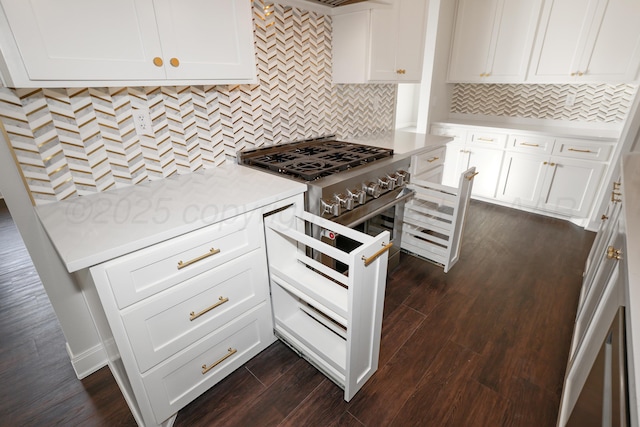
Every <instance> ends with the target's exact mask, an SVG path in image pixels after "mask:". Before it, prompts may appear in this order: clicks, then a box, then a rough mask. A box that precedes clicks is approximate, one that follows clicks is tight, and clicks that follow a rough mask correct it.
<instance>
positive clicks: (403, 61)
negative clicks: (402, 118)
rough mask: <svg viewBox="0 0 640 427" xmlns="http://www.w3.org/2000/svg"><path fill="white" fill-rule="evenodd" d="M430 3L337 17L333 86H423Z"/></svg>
mask: <svg viewBox="0 0 640 427" xmlns="http://www.w3.org/2000/svg"><path fill="white" fill-rule="evenodd" d="M425 15H426V2H424V1H423V0H398V1H395V2H394V3H393V5H392V6H389V5H376V7H374V8H372V9H368V10H361V11H356V12H350V13H345V14H336V15H334V16H333V23H332V25H333V34H332V37H333V43H332V45H333V47H332V49H333V50H332V55H333V74H332V77H333V82H334V83H370V82H391V83H397V82H414V83H418V82H420V79H421V78H422V62H423V57H424V37H425Z"/></svg>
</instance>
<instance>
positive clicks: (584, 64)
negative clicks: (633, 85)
mask: <svg viewBox="0 0 640 427" xmlns="http://www.w3.org/2000/svg"><path fill="white" fill-rule="evenodd" d="M639 22H640V2H638V1H637V0H601V1H600V4H599V5H598V13H597V14H596V18H595V20H594V22H593V25H592V29H591V31H590V34H589V38H588V41H587V46H586V48H585V53H584V54H583V55H582V59H581V61H580V64H579V65H578V71H579V73H583V75H582V76H579V80H580V81H589V80H596V81H603V82H619V81H621V82H627V81H632V80H635V79H636V75H637V73H638V66H639V65H640V25H638V23H639Z"/></svg>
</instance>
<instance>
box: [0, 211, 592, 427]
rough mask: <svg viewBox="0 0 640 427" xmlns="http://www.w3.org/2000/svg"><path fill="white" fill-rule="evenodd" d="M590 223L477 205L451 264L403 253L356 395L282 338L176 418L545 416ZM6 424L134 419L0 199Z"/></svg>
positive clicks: (211, 422)
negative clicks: (81, 342) (375, 358)
mask: <svg viewBox="0 0 640 427" xmlns="http://www.w3.org/2000/svg"><path fill="white" fill-rule="evenodd" d="M593 238H594V234H593V233H589V232H586V231H584V230H583V229H581V228H579V227H577V226H575V225H573V224H570V223H568V222H564V221H560V220H554V219H550V218H545V217H542V216H538V215H532V214H528V213H524V212H520V211H517V210H512V209H508V208H503V207H498V206H494V205H490V204H486V203H481V202H476V201H474V202H472V204H471V208H470V211H469V216H468V220H467V227H466V230H465V234H464V245H463V248H462V257H461V260H460V261H459V262H458V264H457V265H455V266H454V267H453V269H452V270H451V271H450V272H449V273H448V274H444V273H443V272H442V269H441V268H439V267H437V266H434V265H431V264H429V263H427V262H425V261H421V260H419V259H416V258H413V257H410V256H407V255H403V256H402V260H401V264H400V266H399V267H398V268H397V269H396V270H395V271H393V272H392V273H391V275H390V277H389V280H388V284H387V292H386V298H385V307H384V322H383V329H382V345H381V353H380V366H379V369H378V371H377V372H376V374H375V375H374V376H373V377H372V379H371V380H370V381H369V382H368V383H367V384H366V385H365V386H364V388H363V389H362V390H360V392H359V393H358V394H357V395H356V396H355V397H354V398H353V399H352V400H351V402H348V403H347V402H345V401H344V400H343V399H342V390H341V389H339V388H338V387H337V386H335V385H334V384H333V383H332V382H331V381H329V380H328V379H326V378H325V377H324V376H323V375H322V374H320V373H319V372H318V371H316V370H315V369H314V368H313V367H311V366H310V365H309V364H308V363H307V362H305V361H304V360H303V359H300V358H299V357H298V356H297V355H296V354H294V353H293V352H292V351H291V350H289V349H288V348H287V347H285V346H284V345H283V344H282V343H280V342H276V343H275V344H273V345H272V346H271V347H269V348H268V349H267V350H265V351H264V352H262V353H261V354H260V355H258V356H257V357H255V358H254V359H253V360H251V361H250V362H249V363H247V364H246V365H245V366H244V367H242V368H240V369H238V370H237V371H236V372H234V373H233V374H232V375H230V376H229V377H227V378H226V379H225V380H223V381H222V382H221V383H219V384H218V385H217V386H215V387H213V388H212V389H211V390H209V391H208V392H207V393H205V394H204V395H202V396H201V397H200V398H198V399H197V400H196V401H194V402H193V403H192V404H190V405H189V406H187V407H186V408H185V409H183V410H182V411H180V412H179V414H178V418H177V420H176V424H175V425H176V426H180V427H184V426H273V425H283V426H305V427H308V426H362V425H365V426H388V425H389V426H391V425H393V426H533V427H543V426H553V425H555V420H556V417H557V412H558V405H559V401H560V392H561V388H562V381H563V376H564V370H565V365H566V359H567V354H568V351H569V344H570V339H571V333H572V328H573V318H574V314H575V310H576V306H577V300H578V294H579V289H580V285H581V279H582V269H583V264H584V260H585V259H586V256H587V253H588V250H589V247H590V245H591V243H592V241H593ZM0 342H1V343H2V344H1V348H0V425H2V426H50V425H64V426H76V425H77V426H117V425H122V426H128V425H135V422H134V420H133V418H132V416H131V414H130V413H129V410H128V408H127V406H126V404H125V402H124V399H123V397H122V395H121V394H120V392H119V389H118V387H117V385H116V383H115V381H114V380H113V377H112V376H111V374H110V372H109V370H108V368H102V369H101V370H99V371H98V372H96V373H95V374H92V375H90V376H89V377H87V378H85V379H83V380H81V381H80V380H78V379H77V378H76V377H75V374H74V372H73V369H72V367H71V365H70V363H69V359H68V356H67V353H66V351H65V339H64V336H63V335H62V332H61V330H60V327H59V325H58V322H57V320H56V317H55V314H54V313H53V310H52V308H51V305H50V303H49V301H48V298H47V295H46V293H45V291H44V289H43V287H42V285H41V283H40V280H39V278H38V275H37V274H36V272H35V270H34V268H33V265H32V264H31V261H30V259H29V256H28V254H27V251H26V249H25V248H24V246H23V244H22V241H21V239H20V237H19V234H18V233H17V231H16V229H15V226H14V224H13V222H12V221H11V218H10V216H9V214H8V211H7V209H6V207H5V206H4V202H3V201H1V200H0Z"/></svg>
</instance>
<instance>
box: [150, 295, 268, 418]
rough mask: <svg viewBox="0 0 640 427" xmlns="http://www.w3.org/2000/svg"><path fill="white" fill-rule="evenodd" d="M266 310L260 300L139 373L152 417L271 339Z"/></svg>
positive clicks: (166, 412) (182, 402)
mask: <svg viewBox="0 0 640 427" xmlns="http://www.w3.org/2000/svg"><path fill="white" fill-rule="evenodd" d="M270 313H271V311H270V310H269V307H268V305H267V303H266V302H264V303H262V304H260V305H259V306H258V307H256V308H254V309H253V310H251V311H249V312H248V313H247V314H246V315H244V316H242V317H240V318H238V319H236V320H235V321H234V322H232V323H230V324H227V325H226V326H224V327H223V328H221V329H219V330H217V331H216V332H215V333H214V334H212V335H210V336H207V337H206V338H204V339H203V340H201V341H199V342H197V343H196V344H195V345H193V346H192V347H189V348H187V349H186V350H184V351H183V352H181V353H179V354H178V355H176V356H175V357H173V358H171V359H169V360H167V361H166V362H164V363H162V364H161V365H158V366H156V367H155V368H153V369H151V370H150V371H148V372H147V373H145V374H143V375H142V381H143V383H144V387H145V390H146V392H147V395H148V396H149V401H150V402H151V407H152V408H153V412H154V414H155V417H156V421H157V422H158V423H161V422H163V421H164V420H166V419H167V418H169V417H170V416H171V415H173V414H175V413H176V412H177V411H179V410H180V409H181V408H183V407H184V406H186V405H187V404H188V403H189V402H191V401H192V400H193V399H195V398H196V397H198V396H199V395H200V394H202V393H204V392H205V391H206V390H208V389H209V388H211V387H212V386H213V385H215V384H216V383H218V382H219V381H221V380H222V379H223V378H224V377H226V376H227V375H229V374H230V373H231V372H233V371H234V370H236V369H238V368H239V367H241V366H242V365H243V364H244V363H246V362H247V361H248V360H249V359H251V358H252V357H254V356H255V355H256V354H258V353H259V352H260V351H261V350H262V349H264V348H266V347H267V346H268V345H269V344H270V343H272V342H273V341H274V339H275V338H274V335H273V326H272V320H271V314H270ZM207 368H210V370H208V371H206V369H207ZM205 371H206V372H205Z"/></svg>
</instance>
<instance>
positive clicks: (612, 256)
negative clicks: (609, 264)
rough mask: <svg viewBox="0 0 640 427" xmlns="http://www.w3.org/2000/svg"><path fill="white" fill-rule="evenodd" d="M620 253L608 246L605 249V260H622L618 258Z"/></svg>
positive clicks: (618, 250)
mask: <svg viewBox="0 0 640 427" xmlns="http://www.w3.org/2000/svg"><path fill="white" fill-rule="evenodd" d="M621 253H622V251H621V250H620V249H616V248H614V247H613V246H609V247H608V248H607V258H608V259H617V260H620V259H622V257H621V256H620V254H621Z"/></svg>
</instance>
